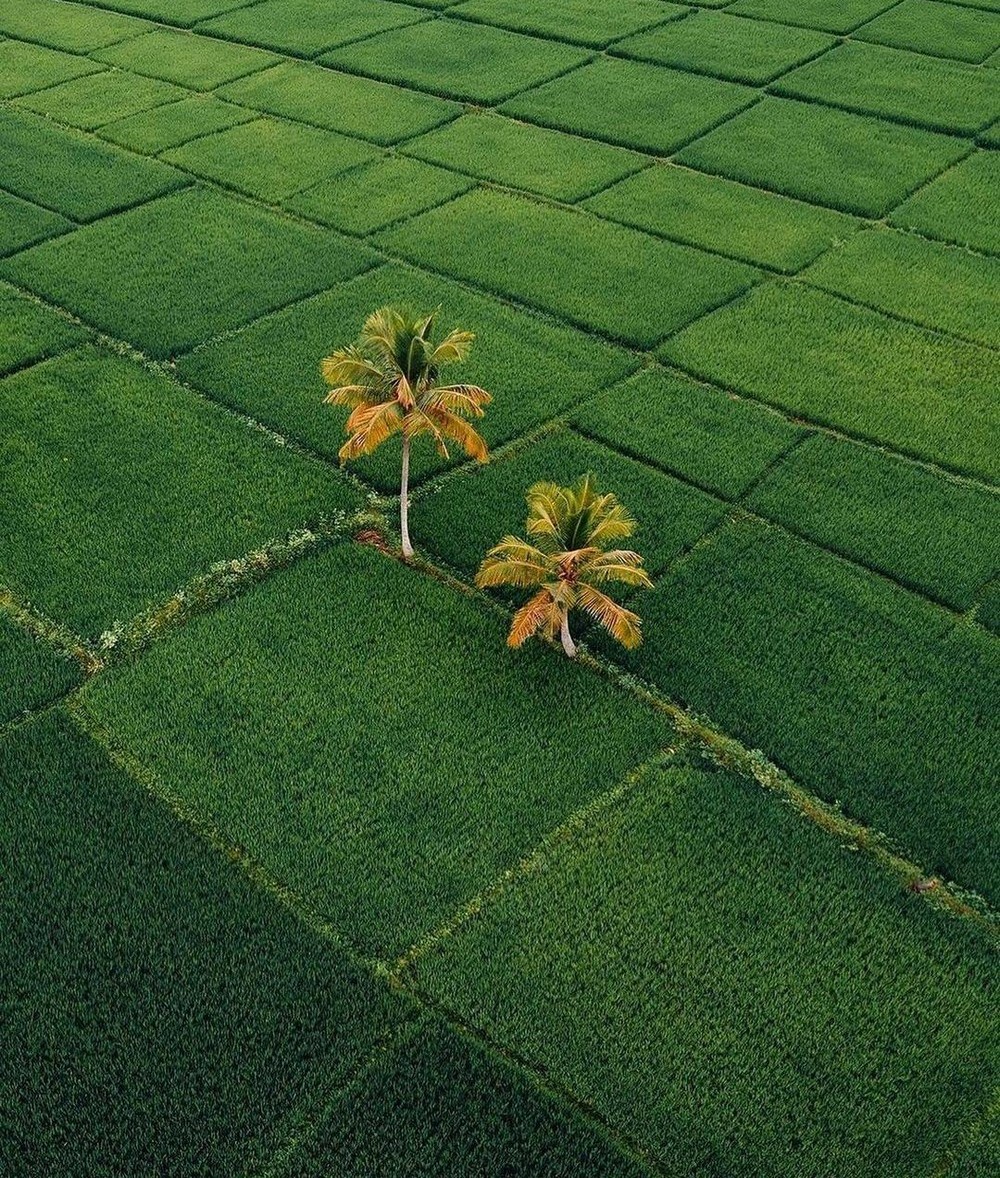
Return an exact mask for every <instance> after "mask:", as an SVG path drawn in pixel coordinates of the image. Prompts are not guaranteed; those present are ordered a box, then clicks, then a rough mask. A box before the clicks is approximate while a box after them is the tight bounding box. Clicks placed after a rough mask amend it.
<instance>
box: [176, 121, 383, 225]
mask: <svg viewBox="0 0 1000 1178" xmlns="http://www.w3.org/2000/svg"><path fill="white" fill-rule="evenodd" d="M163 158H164V159H165V160H166V161H167V163H170V164H176V165H177V166H178V167H181V168H183V169H185V171H189V172H195V173H196V174H197V175H199V176H204V177H205V178H207V179H209V180H215V181H216V182H217V183H220V184H225V185H226V186H227V187H230V188H236V189H238V190H239V191H240V192H246V193H248V194H249V195H250V196H258V197H260V198H261V200H265V201H267V202H268V203H269V204H277V203H278V202H279V201H281V200H283V199H284V198H285V197H289V196H292V195H294V194H295V193H296V192H299V191H300V190H301V189H303V188H311V187H312V186H313V185H315V184H318V183H319V182H320V181H321V180H325V179H328V178H329V177H331V176H336V175H337V174H338V173H339V172H345V171H347V169H348V168H354V167H357V165H358V164H364V163H368V162H370V161H371V160H374V159H377V158H378V151H377V149H376V148H374V147H371V146H369V145H368V144H367V143H359V142H358V140H357V139H348V138H347V137H346V136H344V135H338V134H337V133H336V132H334V131H324V130H322V129H321V128H319V127H309V126H306V125H305V124H304V123H288V122H285V121H283V120H282V121H279V120H277V119H269V118H263V119H255V120H254V121H253V122H252V123H241V124H240V125H239V126H236V127H231V128H229V129H228V130H225V131H217V132H216V133H215V134H213V135H202V136H200V137H199V138H197V139H195V140H194V141H193V142H191V143H186V144H183V145H181V146H180V147H175V148H173V149H172V150H170V151H167V152H165V153H164V156H163Z"/></svg>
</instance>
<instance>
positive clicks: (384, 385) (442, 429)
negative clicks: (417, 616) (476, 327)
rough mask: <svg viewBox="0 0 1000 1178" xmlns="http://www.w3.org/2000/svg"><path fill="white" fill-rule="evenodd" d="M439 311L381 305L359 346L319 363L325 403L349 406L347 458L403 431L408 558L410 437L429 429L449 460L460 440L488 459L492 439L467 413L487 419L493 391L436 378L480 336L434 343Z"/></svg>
mask: <svg viewBox="0 0 1000 1178" xmlns="http://www.w3.org/2000/svg"><path fill="white" fill-rule="evenodd" d="M435 315H436V312H432V313H431V314H430V315H412V314H409V313H408V312H406V311H403V310H400V309H399V308H397V307H382V308H381V310H378V311H375V312H374V314H372V315H369V316H368V318H367V319H366V320H365V324H364V326H363V327H362V329H361V335H360V337H359V338H358V341H357V343H354V344H351V345H349V346H348V347H346V348H341V349H340V350H339V351H336V352H334V353H333V355H332V356H327V358H326V359H325V360H324V361H323V363H322V364H321V365H320V371H321V372H322V373H323V379H324V380H325V381H326V383H327V384H328V385H331V386H332V387H331V391H330V392H329V393H328V394H327V396H326V399H325V401H326V404H328V405H342V406H344V407H345V408H347V409H350V411H351V412H350V415H349V416H348V418H347V421H346V423H345V425H344V429H345V432H346V433H347V434H348V439H347V441H346V442H345V443H344V445H343V446H341V448H340V460H341V462H346V461H347V460H348V459H351V458H360V457H361V456H362V455H364V454H371V452H372V451H373V450H375V449H377V448H378V447H379V446H380V445H381V444H382V443H383V442H384V441H385V440H386V439H387V438H390V437H392V436H393V435H394V434H398V433H401V434H402V435H403V465H402V472H401V476H400V487H399V527H400V532H401V533H402V538H403V555H404V556H406V557H410V556H412V555H413V545H412V544H411V543H410V529H409V485H410V443H411V441H412V440H413V439H414V438H415V437H418V436H419V435H420V434H430V435H431V437H432V438H433V439H434V441H435V443H436V444H437V448H438V453H439V454H440V455H441V456H442V457H443V458H447V457H448V445H447V444H448V442H455V443H457V444H458V445H459V446H461V447H462V449H463V450H464V451H465V452H466V454H468V455H469V457H470V458H475V459H476V460H477V461H478V462H485V461H486V460H487V458H488V457H489V454H488V452H487V449H486V443H485V442H484V441H483V439H482V438H481V437H480V436H479V434H478V433H477V432H476V430H475V429H474V428H473V427H472V426H471V425H470V424H469V422H468V421H466V418H467V417H482V415H483V412H484V409H485V406H486V405H488V404H489V403H490V401H491V400H492V397H491V396H490V394H489V393H488V392H487V391H486V390H485V389H481V388H480V387H479V386H478V385H473V384H449V385H445V384H439V383H438V375H439V373H440V371H441V369H442V368H444V367H445V366H446V365H448V364H454V363H457V362H458V361H461V360H464V359H465V358H466V357H467V356H468V354H469V349H470V347H471V346H472V341H473V339H474V338H475V337H474V336H473V334H472V332H471V331H452V332H450V333H449V334H448V335H446V336H445V338H444V339H442V340H441V341H440V342H437V343H435V341H434V339H433V337H432V331H433V327H434V318H435Z"/></svg>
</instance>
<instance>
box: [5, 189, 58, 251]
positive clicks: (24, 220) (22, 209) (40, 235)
mask: <svg viewBox="0 0 1000 1178" xmlns="http://www.w3.org/2000/svg"><path fill="white" fill-rule="evenodd" d="M72 228H73V226H72V224H71V222H69V221H67V220H66V218H65V217H63V216H61V215H60V214H59V213H53V212H51V211H50V210H49V209H43V208H40V207H39V206H38V205H36V204H32V203H31V202H30V201H27V200H21V198H20V197H19V196H11V194H10V193H9V192H0V255H3V254H13V253H16V252H17V251H18V250H21V249H24V248H25V246H29V245H34V244H35V242H36V241H44V240H45V238H46V237H54V236H55V235H56V234H57V233H65V231H66V230H67V229H72Z"/></svg>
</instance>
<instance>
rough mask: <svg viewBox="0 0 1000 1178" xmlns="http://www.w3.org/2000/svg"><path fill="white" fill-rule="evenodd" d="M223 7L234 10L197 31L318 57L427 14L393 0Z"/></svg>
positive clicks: (267, 0)
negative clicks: (361, 2)
mask: <svg viewBox="0 0 1000 1178" xmlns="http://www.w3.org/2000/svg"><path fill="white" fill-rule="evenodd" d="M227 7H229V8H235V9H236V11H235V12H227V13H224V14H223V15H222V16H218V17H215V18H214V19H213V20H209V21H206V22H205V23H204V24H203V25H201V26H200V30H203V31H204V32H206V33H211V34H212V35H213V36H215V37H225V38H227V39H229V40H232V41H246V42H248V43H249V44H251V45H264V46H266V47H267V48H269V49H277V50H279V51H280V52H281V53H292V54H296V55H298V56H300V57H316V56H317V55H318V54H320V53H322V52H323V50H324V49H333V48H334V46H336V45H340V44H343V43H344V42H345V41H358V40H360V39H362V38H364V37H370V36H371V35H372V34H373V33H380V32H384V31H385V30H386V29H395V28H398V27H399V26H400V25H409V24H413V23H414V22H415V21H419V20H425V19H426V18H427V14H426V13H424V12H420V11H419V10H418V9H415V8H411V7H410V6H409V5H406V4H395V3H393V2H392V0H380V2H379V3H378V4H356V3H353V2H352V0H323V2H322V4H319V5H317V4H316V2H315V0H264V3H263V4H251V5H246V4H240V5H239V6H238V5H236V4H230V5H227Z"/></svg>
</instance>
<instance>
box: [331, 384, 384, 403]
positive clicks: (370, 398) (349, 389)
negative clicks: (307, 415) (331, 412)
mask: <svg viewBox="0 0 1000 1178" xmlns="http://www.w3.org/2000/svg"><path fill="white" fill-rule="evenodd" d="M378 392H379V390H376V389H373V388H372V387H371V385H366V384H342V385H340V386H339V387H338V388H335V389H331V390H330V391H329V392H328V393H327V395H326V396H325V397H324V398H323V404H324V405H339V406H340V407H341V408H342V409H357V407H358V406H359V405H378V404H380V403H381V402H382V401H384V400H385V398H383V397H380V396H379V395H378Z"/></svg>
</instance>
